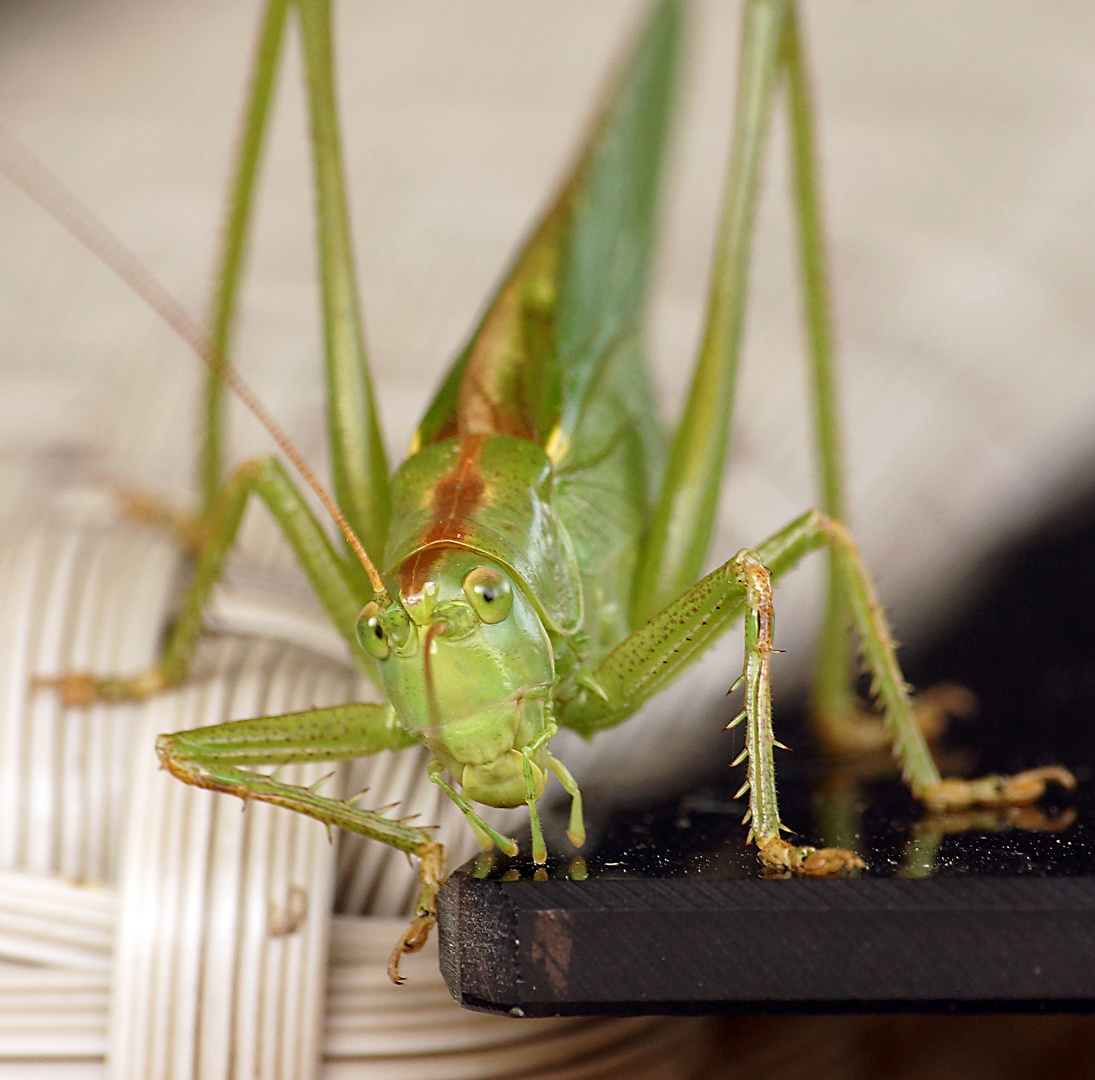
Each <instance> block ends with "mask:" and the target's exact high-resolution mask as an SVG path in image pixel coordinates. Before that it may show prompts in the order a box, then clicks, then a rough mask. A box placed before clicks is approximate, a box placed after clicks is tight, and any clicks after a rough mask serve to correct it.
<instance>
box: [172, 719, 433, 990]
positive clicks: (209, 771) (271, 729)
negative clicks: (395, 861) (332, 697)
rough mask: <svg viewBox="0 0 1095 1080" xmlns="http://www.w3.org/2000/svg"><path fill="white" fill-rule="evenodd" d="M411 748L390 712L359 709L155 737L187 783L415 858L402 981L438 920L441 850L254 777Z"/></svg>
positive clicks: (419, 835)
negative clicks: (407, 961)
mask: <svg viewBox="0 0 1095 1080" xmlns="http://www.w3.org/2000/svg"><path fill="white" fill-rule="evenodd" d="M415 743H416V740H415V738H414V736H412V735H410V734H409V733H408V732H407V731H406V730H405V729H404V728H403V727H402V726H401V725H400V723H399V721H398V720H397V719H396V715H395V710H394V709H393V708H392V707H391V706H390V705H380V704H374V703H371V702H357V703H353V704H349V705H336V706H332V707H329V708H320V709H309V710H306V711H304V712H295V713H284V714H282V715H280V716H264V717H259V718H256V719H253V720H236V721H233V722H231V723H227V724H217V725H215V726H212V727H205V728H195V729H193V730H191V731H179V732H176V733H175V734H172V735H161V736H160V737H159V739H158V740H157V741H156V752H157V753H158V754H159V757H160V761H161V763H162V764H163V767H164V768H165V769H167V770H168V772H170V773H171V774H172V775H173V776H176V777H178V778H179V779H180V780H183V781H185V782H186V783H188V784H194V785H195V786H197V787H203V788H208V789H209V790H211V791H219V792H223V793H225V794H228V795H236V796H238V797H239V798H241V799H245V800H246V799H257V800H259V801H260V802H267V803H271V804H273V805H274V806H281V807H285V808H286V809H289V810H295V811H296V812H298V813H301V814H307V815H308V816H309V817H312V818H315V819H316V820H317V821H322V822H323V823H324V824H325V825H327V826H333V827H335V828H339V829H347V830H349V831H350V832H356V833H360V834H361V835H362V836H368V837H371V838H372V839H373V840H379V841H380V842H381V843H382V844H388V845H389V846H390V847H394V848H396V849H398V850H399V851H403V852H405V853H406V854H407V855H412V856H414V857H415V858H416V859H418V879H419V892H418V898H417V900H416V902H415V913H414V918H413V921H412V923H411V925H410V927H409V928H408V930H407V932H406V933H405V934H404V935H403V937H402V938H400V940H399V942H398V944H397V945H396V947H395V949H394V951H393V952H392V955H391V958H390V959H389V961H388V974H389V975H390V976H391V977H392V979H393V981H395V982H401V981H402V979H401V978H400V976H399V971H398V966H399V958H400V957H401V956H403V955H404V954H405V953H409V952H417V951H418V950H419V949H421V948H422V946H423V945H424V944H425V942H426V938H427V936H428V934H429V931H430V929H431V927H432V926H433V925H434V924H435V923H436V921H437V892H438V889H440V887H441V884H442V882H443V881H444V880H445V849H444V847H443V846H442V845H441V844H440V843H438V842H437V841H436V840H435V839H434V838H433V836H432V835H431V833H430V832H429V831H428V830H427V829H423V828H420V827H418V826H415V825H411V824H409V823H408V822H406V821H400V820H399V819H398V818H390V817H386V816H385V815H384V814H382V813H380V812H378V811H375V810H365V809H362V808H361V807H359V806H356V805H354V803H353V802H349V801H345V800H342V799H332V798H329V797H327V796H325V795H320V794H319V792H318V791H317V790H316V788H317V787H318V785H316V786H315V787H300V786H298V785H295V784H286V783H283V782H282V781H281V780H279V779H278V778H277V777H276V776H270V775H267V774H265V773H261V772H256V771H255V766H259V765H286V764H295V763H300V762H307V761H344V760H349V759H351V758H358V757H365V756H367V755H370V754H376V753H379V752H380V751H381V750H402V749H404V748H406V747H409V746H413V745H415Z"/></svg>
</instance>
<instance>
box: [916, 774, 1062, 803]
mask: <svg viewBox="0 0 1095 1080" xmlns="http://www.w3.org/2000/svg"><path fill="white" fill-rule="evenodd" d="M1051 781H1052V782H1054V783H1058V784H1060V785H1061V787H1063V788H1065V789H1066V790H1067V791H1071V790H1072V789H1073V788H1074V787H1075V786H1076V777H1075V776H1073V775H1072V773H1071V772H1069V771H1068V769H1066V768H1064V767H1063V766H1061V765H1045V766H1043V767H1042V768H1040V769H1027V771H1026V772H1021V773H1016V774H1015V775H1014V776H981V777H978V778H977V779H976V780H953V779H952V780H940V781H939V783H938V784H933V785H932V786H931V787H930V788H928V790H927V791H925V792H924V793H923V794H921V796H920V799H921V801H922V802H923V803H924V805H925V806H926V807H927V808H928V809H929V810H931V811H932V812H939V811H949V810H963V809H965V808H966V807H970V806H1024V805H1026V804H1027V803H1032V802H1037V801H1038V800H1039V799H1040V798H1041V797H1042V796H1043V795H1044V794H1045V791H1046V784H1047V783H1049V782H1051Z"/></svg>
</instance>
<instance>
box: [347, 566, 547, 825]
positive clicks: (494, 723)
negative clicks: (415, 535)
mask: <svg viewBox="0 0 1095 1080" xmlns="http://www.w3.org/2000/svg"><path fill="white" fill-rule="evenodd" d="M413 558H414V559H416V560H417V565H416V566H415V567H414V568H413V569H414V572H413V573H397V575H396V576H397V579H398V580H400V581H401V582H402V583H403V586H402V588H401V589H399V590H398V591H397V590H396V589H394V588H393V589H390V590H389V592H388V593H387V594H385V596H383V597H381V598H379V599H378V600H374V601H372V602H370V603H369V604H367V605H366V606H365V608H364V609H363V611H362V612H361V615H360V616H359V618H358V623H357V637H358V641H359V643H360V644H361V647H362V648H363V649H364V650H365V651H366V652H367V653H368V654H369V655H370V656H373V657H375V658H376V660H377V661H378V662H379V666H380V672H381V677H382V679H383V681H384V688H385V690H386V691H387V695H388V699H389V701H391V703H392V705H393V706H394V707H395V710H396V712H397V714H398V715H399V717H400V720H401V722H402V723H403V724H404V725H405V726H406V727H407V728H408V729H409V730H412V731H414V732H416V733H417V734H418V735H420V736H421V738H422V739H423V741H424V742H425V743H426V744H427V745H428V746H429V747H430V748H431V749H432V750H433V751H434V752H435V753H436V754H437V756H438V757H439V758H440V759H441V760H442V761H443V762H444V764H445V766H446V768H448V770H449V772H450V773H451V774H452V775H453V776H454V778H455V779H456V780H458V781H459V782H460V783H461V785H462V786H463V787H464V789H465V791H466V793H467V794H468V795H469V796H470V797H471V798H473V799H475V800H476V801H478V802H483V803H487V804H488V805H496V806H516V805H520V804H521V803H523V802H525V799H526V787H525V780H524V773H523V763H522V760H521V754H520V750H521V748H522V747H525V746H528V745H529V744H530V743H531V742H532V741H533V740H534V739H536V737H537V736H539V735H541V734H542V733H543V731H544V728H545V726H546V724H547V722H548V721H549V720H550V716H549V715H548V703H549V701H550V692H551V687H552V684H553V682H554V679H555V663H554V656H553V653H552V648H551V643H550V641H549V639H548V635H547V632H546V630H545V629H544V626H543V623H542V622H541V620H540V616H539V615H538V614H537V612H536V608H535V607H534V606H533V604H532V602H531V601H530V600H529V598H528V597H527V596H526V595H525V593H524V591H523V590H522V588H521V586H520V584H519V583H518V582H516V581H515V580H514V579H513V576H512V573H511V572H510V571H508V570H507V569H506V568H505V567H504V566H502V565H501V564H499V563H496V562H494V561H492V560H491V559H488V558H486V557H485V556H483V555H482V554H480V553H479V552H476V551H471V550H468V549H466V548H460V547H448V546H441V547H435V548H431V549H429V550H427V551H424V552H420V553H418V554H417V555H415V556H413ZM535 774H536V775H535V776H534V782H535V787H536V788H537V795H538V794H539V791H540V790H542V788H543V780H544V777H543V774H542V772H541V770H540V769H539V768H536V770H535Z"/></svg>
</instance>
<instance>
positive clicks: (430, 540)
mask: <svg viewBox="0 0 1095 1080" xmlns="http://www.w3.org/2000/svg"><path fill="white" fill-rule="evenodd" d="M486 439H487V436H486V435H469V436H468V437H467V438H465V439H463V440H462V441H461V443H460V453H459V455H458V456H457V459H456V461H455V462H454V463H453V466H452V468H451V469H450V470H449V471H448V472H447V473H445V475H444V476H442V477H441V479H440V480H438V481H437V484H436V486H435V487H434V489H433V495H432V496H431V498H430V509H431V510H432V511H433V517H432V520H431V522H430V524H429V526H428V527H427V529H426V530H425V532H423V534H422V536H421V537H420V538H419V543H420V545H421V546H422V547H425V548H427V549H429V548H431V547H433V546H434V545H438V544H444V543H452V544H459V543H462V542H464V541H465V540H466V539H467V536H468V533H469V532H470V531H471V527H472V517H473V515H474V514H475V511H476V510H478V509H479V507H481V506H482V505H483V502H484V500H485V497H486V494H487V482H486V480H484V479H483V476H482V474H481V473H480V472H479V454H480V452H481V451H482V449H483V443H484V442H485V441H486ZM436 559H437V551H436V549H434V550H432V551H431V550H426V551H419V552H418V553H417V554H416V555H413V556H411V558H409V559H407V560H406V561H405V562H404V563H403V565H402V566H401V567H400V569H399V591H400V593H401V594H402V595H403V596H404V597H412V596H417V595H418V594H419V593H420V592H421V591H422V586H423V585H424V584H425V582H426V577H427V575H428V574H429V571H430V567H431V566H433V564H434V562H435V560H436Z"/></svg>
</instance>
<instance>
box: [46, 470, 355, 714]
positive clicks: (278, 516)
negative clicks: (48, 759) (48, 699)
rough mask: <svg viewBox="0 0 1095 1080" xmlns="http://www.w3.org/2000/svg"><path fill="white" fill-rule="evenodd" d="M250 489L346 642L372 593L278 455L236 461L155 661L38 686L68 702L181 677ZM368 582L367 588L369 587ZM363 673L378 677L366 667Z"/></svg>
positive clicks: (128, 695)
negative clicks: (128, 671)
mask: <svg viewBox="0 0 1095 1080" xmlns="http://www.w3.org/2000/svg"><path fill="white" fill-rule="evenodd" d="M252 494H255V495H258V497H259V498H260V499H261V500H262V501H263V502H264V503H265V504H266V506H267V508H268V509H269V510H270V512H271V514H273V516H274V519H275V521H276V522H277V523H278V525H279V526H280V528H281V530H282V533H283V534H284V535H285V538H286V539H287V540H288V541H289V544H290V546H291V547H292V548H293V551H294V553H295V554H296V556H297V560H298V562H299V563H300V566H301V568H302V569H303V570H304V572H305V574H306V575H307V576H308V579H309V581H310V582H311V584H312V587H313V589H314V590H315V594H316V596H317V597H318V598H319V599H320V601H321V603H322V604H323V606H324V607H325V608H326V610H327V612H328V614H329V615H330V617H331V619H332V621H333V622H334V624H335V626H336V627H338V629H339V631H340V632H341V633H342V635H343V637H345V638H346V640H347V641H348V642H350V643H351V645H352V644H353V643H354V641H355V636H354V626H355V624H356V621H357V616H358V614H359V613H360V611H361V608H362V605H363V604H365V603H366V602H367V601H368V600H369V598H370V596H371V594H367V595H366V594H363V593H362V591H361V585H360V583H359V581H358V580H357V575H356V573H355V572H353V568H351V567H350V565H349V562H348V560H346V559H344V558H343V557H342V556H341V555H340V554H339V553H338V552H336V550H335V548H334V546H333V545H332V543H331V541H330V540H329V539H328V537H327V534H326V533H325V532H324V530H323V528H322V527H321V526H320V524H319V522H318V521H317V520H316V517H315V515H314V514H313V513H312V512H311V510H310V509H309V508H308V505H307V503H305V501H304V499H303V498H302V496H301V494H300V492H299V491H298V490H297V489H296V487H295V486H294V484H293V482H292V480H290V478H289V476H288V474H287V473H286V472H285V470H284V469H283V468H282V466H281V465H280V464H279V462H278V461H277V459H276V458H261V459H259V460H256V461H251V462H247V463H245V464H243V465H241V466H240V467H239V468H238V469H237V470H236V472H235V473H234V474H233V476H232V478H231V479H230V480H229V482H228V484H227V485H226V486H225V488H224V490H223V492H222V493H221V500H220V504H219V507H218V509H217V511H216V512H215V514H214V517H213V520H212V523H211V525H210V527H209V530H208V535H207V538H206V540H205V543H204V547H203V550H202V554H201V557H200V558H199V559H198V563H197V566H196V567H195V570H194V575H193V577H192V578H191V581H190V585H189V588H188V589H187V592H186V595H185V597H184V599H183V604H182V608H181V609H180V611H179V615H178V617H177V618H176V620H175V623H174V626H173V627H172V629H171V633H170V634H169V635H168V639H167V643H166V645H165V646H164V651H163V654H162V656H161V658H160V661H159V663H158V664H156V666H155V667H152V668H149V669H148V670H147V671H143V672H138V673H137V674H135V675H123V676H114V675H106V676H100V675H94V674H90V673H85V672H69V673H66V674H63V675H60V676H57V677H46V678H39V679H36V680H35V682H36V685H39V686H54V685H55V686H58V687H59V688H60V690H61V693H62V696H63V697H64V700H65V702H66V704H72V705H86V704H90V703H91V702H93V701H125V700H131V699H140V698H146V697H149V696H150V695H152V694H156V693H159V692H161V691H162V690H165V689H167V688H168V687H171V686H174V685H176V684H177V683H179V682H181V681H182V680H183V679H184V678H185V677H186V673H187V671H188V669H189V666H190V662H191V660H192V658H193V655H194V651H195V649H196V648H197V645H198V640H199V638H200V636H201V632H202V624H203V614H204V611H205V608H206V606H207V604H208V602H209V597H210V594H211V592H212V589H213V586H214V585H215V584H216V583H217V581H218V579H219V578H220V575H221V572H222V571H223V568H224V563H225V560H226V558H227V557H228V553H229V552H230V550H231V548H232V545H233V544H234V542H235V539H236V534H237V531H238V530H239V526H240V521H241V520H242V518H243V511H244V509H245V507H246V505H247V502H248V500H249V498H250V497H251V495H252ZM367 587H368V586H367V584H366V588H367ZM365 672H366V674H367V675H369V676H370V678H373V679H374V680H375V679H376V672H375V670H373V669H372V668H371V667H369V668H366V669H365Z"/></svg>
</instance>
